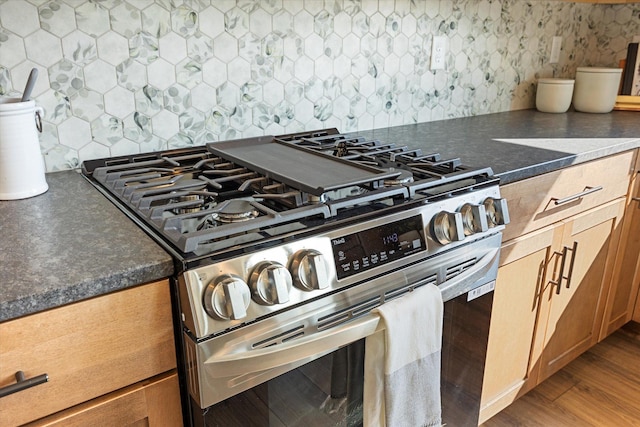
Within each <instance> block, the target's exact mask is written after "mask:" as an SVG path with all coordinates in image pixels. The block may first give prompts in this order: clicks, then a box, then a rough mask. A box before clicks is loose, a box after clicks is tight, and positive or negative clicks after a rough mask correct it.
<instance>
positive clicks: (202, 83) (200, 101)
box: [0, 0, 640, 171]
mask: <svg viewBox="0 0 640 427" xmlns="http://www.w3.org/2000/svg"><path fill="white" fill-rule="evenodd" d="M437 35H441V36H444V37H445V38H446V40H447V54H446V58H445V62H446V65H445V69H443V70H431V69H430V61H431V44H432V40H433V37H434V36H437ZM555 35H559V36H562V37H563V51H562V54H561V59H560V62H559V63H558V64H549V63H548V57H549V51H550V41H551V39H552V37H553V36H555ZM636 35H640V3H631V4H627V5H592V4H584V3H569V2H560V1H552V0H551V1H543V0H528V1H525V0H395V1H394V0H324V1H322V0H305V1H303V0H53V1H50V0H28V1H27V0H0V96H10V97H19V96H21V91H22V89H23V88H24V85H25V82H26V79H27V76H28V75H29V71H30V70H31V68H33V67H36V68H38V70H39V72H40V73H39V75H40V78H39V80H38V82H37V85H36V87H35V89H34V92H33V98H34V99H35V101H36V103H37V104H39V105H41V106H42V107H43V108H44V110H45V117H44V130H43V133H42V134H41V136H40V143H41V147H42V153H43V155H44V158H45V162H46V165H47V170H48V171H55V170H61V169H70V168H76V167H78V166H79V165H80V163H81V162H82V161H83V160H85V159H90V158H97V157H109V156H117V155H123V154H132V153H139V152H146V151H156V150H161V149H168V148H178V147H184V146H190V145H201V144H204V143H206V142H209V141H216V140H223V139H233V138H241V137H248V136H255V135H262V134H278V133H284V132H294V131H300V130H305V129H306V130H308V129H316V128H325V127H337V128H338V129H339V130H341V131H346V132H348V131H356V130H363V129H371V128H380V127H386V126H393V125H400V124H409V123H416V122H426V121H431V120H439V119H445V118H452V117H461V116H469V115H476V114H485V113H492V112H499V111H508V110H514V109H521V108H530V107H532V106H533V103H534V94H535V81H536V78H537V77H541V76H543V77H548V76H556V77H571V76H572V75H573V74H574V73H575V69H576V67H578V66H581V65H599V66H616V64H617V63H618V60H619V59H621V58H623V57H624V56H625V53H626V46H627V43H628V42H630V41H632V39H633V37H634V36H636Z"/></svg>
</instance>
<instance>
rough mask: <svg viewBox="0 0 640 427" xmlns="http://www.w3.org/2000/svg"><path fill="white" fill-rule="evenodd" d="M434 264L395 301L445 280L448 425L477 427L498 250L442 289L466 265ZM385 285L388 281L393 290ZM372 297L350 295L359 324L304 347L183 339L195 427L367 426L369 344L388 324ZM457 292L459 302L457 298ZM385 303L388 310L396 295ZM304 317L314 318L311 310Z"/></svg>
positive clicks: (285, 342)
mask: <svg viewBox="0 0 640 427" xmlns="http://www.w3.org/2000/svg"><path fill="white" fill-rule="evenodd" d="M438 258H439V265H440V267H439V268H438V271H437V273H433V272H434V271H435V270H434V268H429V266H428V265H419V266H415V267H416V271H422V273H421V278H420V279H418V277H417V276H416V274H417V273H415V272H412V271H409V270H407V271H403V272H402V277H403V280H404V281H406V280H409V283H401V282H402V281H403V280H400V279H398V283H399V284H401V285H402V286H401V287H395V288H394V289H395V293H394V294H393V295H394V296H396V297H397V296H400V295H402V294H403V293H404V292H401V291H403V290H404V291H405V292H406V291H409V290H411V289H414V288H416V287H419V286H422V285H425V284H427V283H434V281H435V280H436V278H439V279H438V282H439V283H438V287H439V288H440V289H441V290H442V291H443V297H444V296H445V295H447V297H445V298H444V299H445V304H444V322H443V348H442V390H441V392H442V405H443V422H447V419H451V421H449V422H448V425H472V424H473V423H474V422H475V425H477V417H478V413H479V407H480V392H481V389H482V375H483V372H484V360H485V355H486V346H487V338H488V333H489V320H490V316H491V303H492V298H493V293H492V292H491V290H492V289H493V284H494V283H495V282H494V281H495V277H496V273H497V265H498V258H499V246H498V247H497V248H496V247H493V248H491V249H488V250H487V249H486V248H485V249H484V252H483V255H482V256H480V257H475V259H476V262H475V263H474V264H473V265H471V266H470V267H468V268H467V269H464V270H463V271H460V273H459V274H458V275H456V276H455V277H453V278H450V279H449V280H444V281H443V280H442V279H443V278H446V277H447V276H446V275H445V274H444V272H445V271H446V270H447V269H446V268H445V266H446V265H460V253H458V254H457V255H452V259H451V260H446V259H444V258H443V257H438ZM463 259H464V258H463ZM447 261H448V262H447ZM454 263H455V264H454ZM430 273H432V274H430ZM408 278H413V279H408ZM388 279H389V277H386V278H385V280H384V281H385V282H386V283H388ZM371 285H373V283H372V284H371ZM372 287H375V286H366V287H361V289H360V290H359V289H357V288H354V289H350V290H349V291H348V292H350V295H349V298H347V299H348V300H352V301H359V302H360V305H361V310H362V313H363V314H362V315H360V316H359V317H357V318H354V319H350V320H349V321H347V322H344V323H341V324H339V325H338V326H334V327H331V328H328V329H327V330H324V331H321V332H315V333H311V334H305V335H304V336H301V337H298V338H296V337H295V328H294V329H293V330H292V331H291V332H286V333H285V335H287V334H289V335H287V336H283V337H281V340H280V342H279V343H278V344H274V345H269V343H265V346H264V347H263V348H258V349H252V350H250V351H245V352H233V351H229V349H230V348H232V347H234V345H236V344H238V343H239V342H240V341H246V340H251V337H250V336H247V332H242V331H237V332H238V333H237V334H235V333H233V332H232V333H231V334H226V338H225V342H215V340H216V338H214V339H212V340H210V341H205V342H200V343H196V342H194V341H192V340H191V339H190V338H188V337H186V341H187V343H186V346H185V350H186V359H187V376H188V379H189V387H190V394H191V395H192V396H195V397H196V398H195V399H193V398H192V400H191V406H192V412H193V414H192V416H193V423H194V425H206V426H217V425H219V426H234V425H237V426H254V425H255V426H298V425H299V426H305V427H306V426H308V425H313V426H324V425H327V426H351V425H361V424H362V389H363V378H364V375H363V366H364V339H365V338H366V337H368V336H370V335H372V334H373V333H375V332H376V331H379V330H380V329H381V328H382V324H381V322H380V321H379V317H378V316H377V315H375V314H373V313H370V311H371V309H372V308H374V307H376V306H378V305H380V303H379V302H378V303H376V302H375V301H373V302H372V300H371V299H370V298H363V297H362V295H358V293H359V292H360V293H362V292H366V293H369V292H371V288H372ZM456 290H459V291H460V292H458V293H457V294H456ZM479 290H482V291H479ZM378 293H379V292H378ZM383 294H384V295H386V297H385V298H384V299H385V300H388V299H389V296H388V295H390V293H389V292H386V293H384V292H383ZM324 304H326V302H325V303H324ZM305 309H306V310H308V311H309V312H313V305H311V306H309V307H306V308H305ZM289 338H291V339H289ZM294 338H295V339H294ZM460 408H464V410H463V411H461V410H460ZM456 409H457V410H456ZM460 413H463V414H466V415H464V417H465V419H464V420H461V419H459V418H457V417H458V416H459V415H461V414H460ZM453 421H455V422H453Z"/></svg>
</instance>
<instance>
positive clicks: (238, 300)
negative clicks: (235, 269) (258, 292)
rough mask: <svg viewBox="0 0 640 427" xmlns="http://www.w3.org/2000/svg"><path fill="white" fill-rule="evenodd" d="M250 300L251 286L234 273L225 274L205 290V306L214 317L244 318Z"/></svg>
mask: <svg viewBox="0 0 640 427" xmlns="http://www.w3.org/2000/svg"><path fill="white" fill-rule="evenodd" d="M250 302H251V291H250V290H249V286H248V285H247V284H246V283H245V282H244V280H242V279H241V278H240V277H238V276H235V275H233V274H223V275H222V276H220V277H218V278H217V279H216V280H215V281H213V282H212V283H209V285H207V287H206V289H205V290H204V308H205V310H206V311H207V314H209V316H211V317H213V318H214V319H219V320H237V319H242V318H243V317H245V316H246V315H247V308H249V303H250Z"/></svg>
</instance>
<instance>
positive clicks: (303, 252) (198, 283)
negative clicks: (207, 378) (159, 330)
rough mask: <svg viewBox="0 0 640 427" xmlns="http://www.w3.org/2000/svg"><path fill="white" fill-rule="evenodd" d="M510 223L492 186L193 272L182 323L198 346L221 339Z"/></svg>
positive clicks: (184, 287) (183, 289) (186, 283)
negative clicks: (200, 341)
mask: <svg viewBox="0 0 640 427" xmlns="http://www.w3.org/2000/svg"><path fill="white" fill-rule="evenodd" d="M508 221H509V216H508V211H507V207H506V202H505V201H504V200H503V199H501V198H500V197H499V190H498V187H497V186H496V187H492V188H487V189H484V190H482V191H476V192H473V193H472V194H468V193H467V194H464V195H461V196H458V197H451V198H447V199H444V200H439V201H436V202H432V203H414V204H412V205H410V206H408V208H407V209H406V210H405V211H401V212H394V213H388V214H386V215H381V216H380V217H378V218H374V219H369V220H367V221H362V222H360V223H355V224H353V225H349V226H346V227H342V228H336V229H333V230H329V231H325V232H323V233H320V234H318V235H317V236H313V237H308V238H304V239H299V240H295V239H294V240H292V241H289V242H287V243H284V244H281V245H279V246H275V247H272V248H267V249H261V250H259V251H255V252H253V253H248V254H244V255H241V256H238V257H235V258H231V259H227V260H222V261H220V262H217V263H213V264H211V265H206V266H202V267H198V268H196V269H193V270H189V271H186V272H185V273H183V274H182V275H181V276H180V277H179V284H178V285H179V290H180V300H181V306H182V312H183V320H184V323H185V325H186V327H187V328H188V329H189V330H191V332H192V333H193V334H194V335H195V336H196V337H197V338H203V337H207V336H209V335H212V334H217V333H221V332H223V331H225V330H228V329H233V328H235V327H238V326H241V325H243V324H245V323H251V322H254V321H256V320H258V319H260V318H263V317H268V316H272V315H274V314H275V313H277V312H279V311H283V310H287V309H289V308H292V307H294V306H299V305H301V304H303V303H304V302H306V301H311V300H316V299H318V298H319V297H322V296H323V295H330V294H333V293H335V292H337V291H338V290H340V289H342V288H346V287H351V286H355V285H361V284H362V285H366V284H367V281H369V280H371V279H373V278H374V277H380V276H383V275H385V274H388V273H389V272H392V271H398V270H401V269H403V268H409V266H411V265H414V264H416V263H418V262H422V261H423V260H426V259H431V258H434V257H437V256H438V254H439V253H442V252H450V251H452V250H456V248H457V247H458V246H460V247H463V246H465V245H466V244H468V243H471V242H473V241H476V240H479V239H482V238H484V237H486V236H488V235H491V234H495V233H499V232H501V230H502V227H503V226H504V224H506V223H508Z"/></svg>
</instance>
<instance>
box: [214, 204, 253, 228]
mask: <svg viewBox="0 0 640 427" xmlns="http://www.w3.org/2000/svg"><path fill="white" fill-rule="evenodd" d="M216 215H217V216H216V219H217V220H218V221H220V222H222V223H233V222H244V221H250V220H252V219H254V218H255V217H257V216H258V210H257V209H256V208H255V207H254V206H253V205H252V204H251V202H249V201H247V200H242V199H239V200H238V199H234V200H228V201H226V202H224V203H222V204H220V207H219V209H217V212H216Z"/></svg>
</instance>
